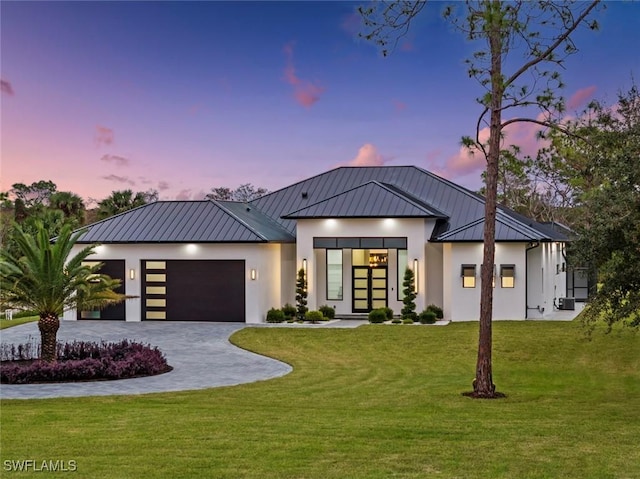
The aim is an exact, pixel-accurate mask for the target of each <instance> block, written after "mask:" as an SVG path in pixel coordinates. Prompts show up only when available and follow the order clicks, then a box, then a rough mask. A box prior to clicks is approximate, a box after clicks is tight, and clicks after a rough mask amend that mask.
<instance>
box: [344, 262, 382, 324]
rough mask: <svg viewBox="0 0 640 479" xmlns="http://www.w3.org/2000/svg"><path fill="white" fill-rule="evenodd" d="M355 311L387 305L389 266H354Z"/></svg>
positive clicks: (362, 311)
mask: <svg viewBox="0 0 640 479" xmlns="http://www.w3.org/2000/svg"><path fill="white" fill-rule="evenodd" d="M352 297H353V312H354V313H368V312H369V311H371V310H372V309H378V308H384V307H386V306H387V267H386V266H377V267H372V266H353V296H352Z"/></svg>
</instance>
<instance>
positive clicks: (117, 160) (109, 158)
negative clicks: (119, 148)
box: [100, 155, 129, 166]
mask: <svg viewBox="0 0 640 479" xmlns="http://www.w3.org/2000/svg"><path fill="white" fill-rule="evenodd" d="M100 161H104V162H105V163H112V164H114V165H116V166H129V159H128V158H124V157H122V156H116V155H103V156H102V158H100Z"/></svg>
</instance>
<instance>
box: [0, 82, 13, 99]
mask: <svg viewBox="0 0 640 479" xmlns="http://www.w3.org/2000/svg"><path fill="white" fill-rule="evenodd" d="M0 90H1V91H2V93H6V94H7V95H9V96H13V87H12V86H11V83H9V82H8V81H7V80H0Z"/></svg>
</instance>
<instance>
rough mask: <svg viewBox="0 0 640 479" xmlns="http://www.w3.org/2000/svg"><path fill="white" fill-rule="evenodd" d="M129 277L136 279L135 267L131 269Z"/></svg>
mask: <svg viewBox="0 0 640 479" xmlns="http://www.w3.org/2000/svg"><path fill="white" fill-rule="evenodd" d="M129 279H136V270H135V269H133V268H131V269H130V270H129Z"/></svg>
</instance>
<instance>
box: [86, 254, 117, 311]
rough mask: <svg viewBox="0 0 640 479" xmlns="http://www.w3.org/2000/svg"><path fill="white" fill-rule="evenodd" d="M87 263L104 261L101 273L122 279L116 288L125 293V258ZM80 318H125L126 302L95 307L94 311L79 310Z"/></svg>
mask: <svg viewBox="0 0 640 479" xmlns="http://www.w3.org/2000/svg"><path fill="white" fill-rule="evenodd" d="M84 263H85V264H89V265H91V264H94V263H102V267H101V268H100V271H99V272H100V273H101V274H106V275H107V276H111V277H112V278H114V279H119V280H120V286H119V287H118V288H117V289H116V290H115V291H116V293H121V294H125V285H126V282H125V271H124V269H125V263H124V260H120V259H114V260H105V261H85V262H84ZM78 319H106V320H125V319H126V317H125V302H124V301H122V302H120V303H118V304H114V305H112V306H107V307H105V308H103V309H94V310H92V311H78Z"/></svg>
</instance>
